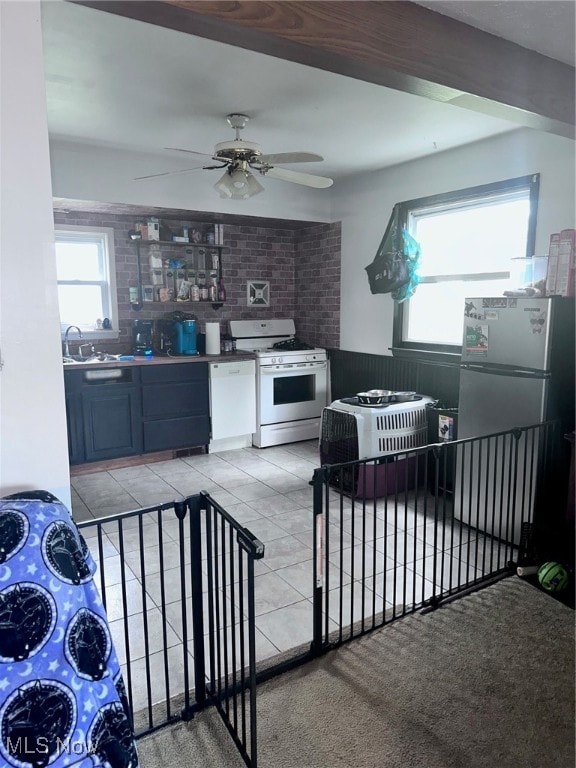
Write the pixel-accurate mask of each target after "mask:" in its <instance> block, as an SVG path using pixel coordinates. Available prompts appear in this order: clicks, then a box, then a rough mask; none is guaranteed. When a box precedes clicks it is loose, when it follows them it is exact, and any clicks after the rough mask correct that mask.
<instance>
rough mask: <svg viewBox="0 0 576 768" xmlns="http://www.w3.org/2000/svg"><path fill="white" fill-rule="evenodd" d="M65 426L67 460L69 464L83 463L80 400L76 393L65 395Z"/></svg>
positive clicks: (82, 429) (82, 428)
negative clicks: (66, 431)
mask: <svg viewBox="0 0 576 768" xmlns="http://www.w3.org/2000/svg"><path fill="white" fill-rule="evenodd" d="M66 424H67V427H68V460H69V462H70V464H82V462H83V461H84V424H83V421H82V400H81V397H80V395H79V393H77V392H73V393H71V394H68V393H66Z"/></svg>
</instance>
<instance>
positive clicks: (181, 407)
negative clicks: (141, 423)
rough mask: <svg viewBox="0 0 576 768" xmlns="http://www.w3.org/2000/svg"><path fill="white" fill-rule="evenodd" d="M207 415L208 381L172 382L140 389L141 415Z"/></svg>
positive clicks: (150, 416)
mask: <svg viewBox="0 0 576 768" xmlns="http://www.w3.org/2000/svg"><path fill="white" fill-rule="evenodd" d="M207 413H208V381H186V382H172V383H169V384H154V385H149V386H143V387H142V415H143V416H144V418H145V419H149V418H158V417H161V416H192V415H196V414H207Z"/></svg>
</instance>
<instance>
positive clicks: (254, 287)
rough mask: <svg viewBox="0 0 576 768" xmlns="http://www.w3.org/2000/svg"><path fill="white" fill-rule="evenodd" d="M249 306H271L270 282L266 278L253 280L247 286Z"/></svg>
mask: <svg viewBox="0 0 576 768" xmlns="http://www.w3.org/2000/svg"><path fill="white" fill-rule="evenodd" d="M247 300H248V306H249V307H269V306H270V283H269V282H268V281H264V280H251V281H249V282H248V287H247Z"/></svg>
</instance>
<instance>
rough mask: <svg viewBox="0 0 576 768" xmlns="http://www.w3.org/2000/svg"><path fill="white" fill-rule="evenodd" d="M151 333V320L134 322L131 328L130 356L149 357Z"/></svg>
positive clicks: (152, 330) (152, 325)
mask: <svg viewBox="0 0 576 768" xmlns="http://www.w3.org/2000/svg"><path fill="white" fill-rule="evenodd" d="M153 333H154V321H153V320H134V325H133V326H132V354H134V355H151V354H152V338H153Z"/></svg>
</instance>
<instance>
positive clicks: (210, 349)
mask: <svg viewBox="0 0 576 768" xmlns="http://www.w3.org/2000/svg"><path fill="white" fill-rule="evenodd" d="M206 354H207V355H219V354H220V323H206Z"/></svg>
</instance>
